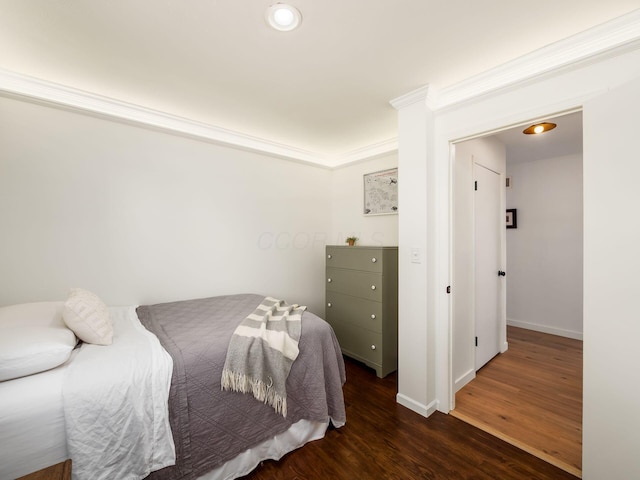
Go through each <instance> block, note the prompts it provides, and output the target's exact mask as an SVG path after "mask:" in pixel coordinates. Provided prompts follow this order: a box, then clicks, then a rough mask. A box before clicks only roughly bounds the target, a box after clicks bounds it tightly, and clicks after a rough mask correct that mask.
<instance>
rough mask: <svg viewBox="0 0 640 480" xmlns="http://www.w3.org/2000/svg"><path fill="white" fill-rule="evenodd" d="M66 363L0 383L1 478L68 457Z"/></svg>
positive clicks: (33, 469) (23, 473)
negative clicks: (64, 400) (64, 398)
mask: <svg viewBox="0 0 640 480" xmlns="http://www.w3.org/2000/svg"><path fill="white" fill-rule="evenodd" d="M76 353H77V350H76V351H74V352H73V354H72V355H71V357H70V358H69V360H67V362H66V363H64V364H62V365H60V366H59V367H57V368H54V369H52V370H48V371H46V372H42V373H38V374H35V375H29V376H27V377H22V378H17V379H15V380H8V381H5V382H0V479H2V480H5V479H13V478H17V477H21V476H23V475H27V474H29V473H32V472H35V471H37V470H40V469H42V468H45V467H48V466H50V465H55V464H56V463H60V462H62V461H64V460H66V459H67V458H69V455H68V453H67V442H66V437H65V429H64V425H65V424H64V410H63V408H62V378H63V376H64V374H65V371H66V368H67V367H68V365H69V363H70V362H72V361H73V358H74V357H75V355H76Z"/></svg>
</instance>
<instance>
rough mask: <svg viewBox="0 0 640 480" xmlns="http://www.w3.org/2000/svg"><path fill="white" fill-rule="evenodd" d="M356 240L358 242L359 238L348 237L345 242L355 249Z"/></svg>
mask: <svg viewBox="0 0 640 480" xmlns="http://www.w3.org/2000/svg"><path fill="white" fill-rule="evenodd" d="M356 240H358V237H347V239H346V240H345V242H347V244H348V245H349V246H350V247H353V246H354V245H355V244H356Z"/></svg>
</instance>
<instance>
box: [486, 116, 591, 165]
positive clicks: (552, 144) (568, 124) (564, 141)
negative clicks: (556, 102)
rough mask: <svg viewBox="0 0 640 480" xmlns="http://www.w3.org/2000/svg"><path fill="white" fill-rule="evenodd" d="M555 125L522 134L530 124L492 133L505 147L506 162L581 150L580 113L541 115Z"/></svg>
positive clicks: (521, 161) (558, 155)
mask: <svg viewBox="0 0 640 480" xmlns="http://www.w3.org/2000/svg"><path fill="white" fill-rule="evenodd" d="M544 121H545V122H552V123H555V124H556V125H557V126H556V128H554V129H553V130H550V131H548V132H546V133H544V134H540V135H525V134H524V133H522V130H524V129H525V128H526V127H528V126H529V125H530V124H525V125H521V126H518V127H514V128H510V129H507V130H503V131H501V132H497V133H495V134H493V137H494V138H497V139H498V140H500V141H501V142H502V143H504V144H505V146H506V154H507V163H509V164H514V163H523V162H531V161H534V160H542V159H545V158H555V157H562V156H565V155H576V154H581V153H582V112H574V113H570V114H567V115H562V116H558V117H550V118H545V119H544Z"/></svg>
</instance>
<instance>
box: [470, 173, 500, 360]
mask: <svg viewBox="0 0 640 480" xmlns="http://www.w3.org/2000/svg"><path fill="white" fill-rule="evenodd" d="M474 178H475V189H476V191H475V197H474V205H475V208H474V223H475V249H474V250H475V319H476V322H475V323H476V339H475V340H476V364H475V367H476V370H478V369H480V368H481V367H482V366H483V365H484V364H486V363H487V362H488V361H489V360H491V359H492V358H493V357H495V356H496V355H497V354H498V353H499V352H500V285H501V280H502V277H501V276H499V275H498V272H500V267H501V265H500V259H501V255H500V253H501V250H500V249H501V244H500V238H501V235H500V234H501V229H502V228H504V213H503V212H502V211H501V210H500V187H501V182H500V175H499V174H497V173H496V172H494V171H492V170H489V169H488V168H486V167H483V166H482V165H479V164H477V163H476V164H475V165H474Z"/></svg>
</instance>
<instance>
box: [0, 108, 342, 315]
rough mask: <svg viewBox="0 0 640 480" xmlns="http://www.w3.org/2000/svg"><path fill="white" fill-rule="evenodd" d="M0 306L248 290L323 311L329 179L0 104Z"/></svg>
mask: <svg viewBox="0 0 640 480" xmlns="http://www.w3.org/2000/svg"><path fill="white" fill-rule="evenodd" d="M0 118H1V120H2V126H1V128H0V228H1V235H0V272H2V274H1V275H0V305H5V304H11V303H19V302H28V301H38V300H50V299H64V298H65V297H66V294H67V291H68V289H69V287H73V286H81V287H84V288H88V289H90V290H93V291H95V292H96V293H97V294H98V295H100V296H101V297H103V299H104V300H105V302H106V303H108V304H111V305H115V304H135V303H152V302H161V301H172V300H180V299H187V298H195V297H204V296H211V295H218V294H226V293H240V292H254V293H260V294H265V295H266V294H270V295H274V296H277V297H282V298H284V299H285V300H288V301H295V302H297V303H301V304H306V305H308V306H309V308H310V310H312V311H314V312H316V313H320V314H322V312H323V311H324V307H323V303H324V301H323V299H324V246H325V243H326V240H327V238H328V232H329V229H330V223H331V218H330V202H329V201H328V200H327V198H328V192H330V191H331V171H330V170H328V169H324V168H319V167H314V166H310V165H306V164H302V163H295V162H291V161H286V160H280V159H277V158H273V157H269V156H265V155H260V154H256V153H251V152H246V151H240V150H237V149H232V148H226V147H222V146H217V145H213V144H209V143H205V142H202V141H197V140H192V139H189V138H184V137H179V136H176V135H170V134H166V133H162V132H158V131H152V130H149V129H144V128H139V127H136V126H132V125H127V124H125V123H119V122H114V121H110V120H106V119H102V118H96V117H92V116H87V115H83V114H79V113H74V112H70V111H65V110H62V109H56V108H50V107H47V106H42V105H37V104H33V103H27V102H23V101H18V100H16V99H10V98H0Z"/></svg>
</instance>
